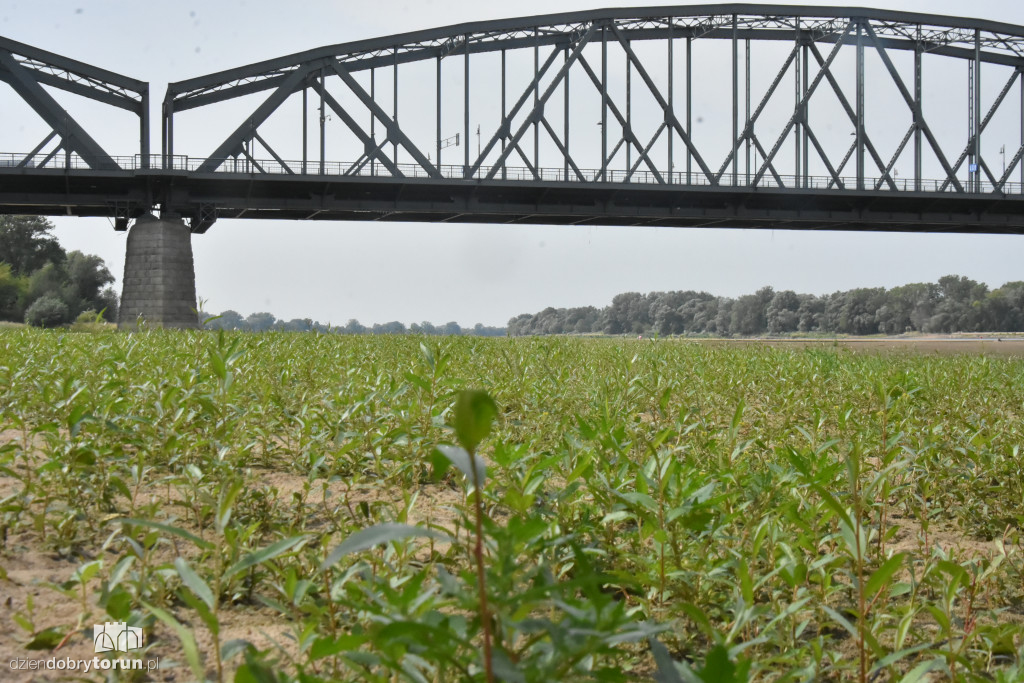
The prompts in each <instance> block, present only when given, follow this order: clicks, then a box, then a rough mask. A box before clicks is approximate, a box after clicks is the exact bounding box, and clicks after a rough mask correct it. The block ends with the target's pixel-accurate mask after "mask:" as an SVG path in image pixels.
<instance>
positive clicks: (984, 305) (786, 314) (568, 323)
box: [508, 275, 1024, 337]
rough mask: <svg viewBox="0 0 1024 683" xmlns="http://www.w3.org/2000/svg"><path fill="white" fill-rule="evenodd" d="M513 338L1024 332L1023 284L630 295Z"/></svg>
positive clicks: (943, 282) (556, 313) (558, 314)
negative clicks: (730, 294)
mask: <svg viewBox="0 0 1024 683" xmlns="http://www.w3.org/2000/svg"><path fill="white" fill-rule="evenodd" d="M508 331H509V334H511V335H515V336H520V335H544V334H588V333H602V334H658V335H717V336H726V337H731V336H757V335H766V334H767V335H776V334H788V333H793V332H806V333H814V332H817V333H825V334H852V335H867V334H879V333H881V334H903V333H905V332H926V333H950V332H1021V331H1024V282H1020V281H1017V282H1008V283H1006V284H1004V285H1003V286H1002V287H999V288H998V289H993V290H989V288H988V286H987V285H986V284H984V283H981V282H976V281H974V280H972V279H970V278H967V277H962V276H957V275H946V276H945V277H941V278H939V281H938V282H937V283H914V284H908V285H903V286H901V287H893V288H892V289H885V288H884V287H875V288H858V289H851V290H847V291H840V292H835V293H833V294H825V295H821V296H817V295H814V294H798V293H796V292H794V291H792V290H783V291H778V292H777V291H775V290H774V289H772V288H771V287H764V288H762V289H759V290H758V291H757V292H755V293H754V294H746V295H744V296H740V297H738V298H735V299H734V298H729V297H721V296H714V295H713V294H709V293H708V292H696V291H676V292H651V293H649V294H640V293H638V292H626V293H623V294H619V295H617V296H615V298H613V299H612V303H611V305H610V306H606V307H604V308H600V309H598V308H595V307H593V306H585V307H579V308H552V307H548V308H545V309H544V310H543V311H540V312H539V313H535V314H529V313H524V314H522V315H519V316H516V317H514V318H512V319H511V320H509V321H508Z"/></svg>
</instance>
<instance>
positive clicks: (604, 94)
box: [601, 26, 608, 182]
mask: <svg viewBox="0 0 1024 683" xmlns="http://www.w3.org/2000/svg"><path fill="white" fill-rule="evenodd" d="M601 181H602V182H607V181H608V27H607V26H602V27H601Z"/></svg>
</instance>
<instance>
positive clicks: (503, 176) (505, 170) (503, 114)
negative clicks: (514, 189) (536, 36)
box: [501, 48, 568, 180]
mask: <svg viewBox="0 0 1024 683" xmlns="http://www.w3.org/2000/svg"><path fill="white" fill-rule="evenodd" d="M566 49H568V48H566ZM566 54H568V53H566ZM505 67H506V65H505V49H504V48H502V50H501V120H502V121H504V120H505V117H506V116H507V115H508V114H507V111H506V110H507V106H506V101H505V87H506V84H505V76H506V73H507V72H506V70H505ZM566 144H568V137H566ZM501 151H502V152H504V151H505V135H504V134H502V136H501ZM507 178H508V168H507V164H506V163H505V162H502V163H501V179H502V180H506V179H507Z"/></svg>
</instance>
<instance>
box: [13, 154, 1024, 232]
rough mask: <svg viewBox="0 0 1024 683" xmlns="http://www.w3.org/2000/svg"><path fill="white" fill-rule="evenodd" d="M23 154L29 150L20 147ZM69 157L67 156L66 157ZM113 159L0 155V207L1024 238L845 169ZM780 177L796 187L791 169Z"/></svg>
mask: <svg viewBox="0 0 1024 683" xmlns="http://www.w3.org/2000/svg"><path fill="white" fill-rule="evenodd" d="M19 158H24V156H23V155H22V156H20V157H19ZM72 161H73V160H72ZM115 161H116V162H117V164H118V168H114V169H108V170H96V169H90V168H69V169H65V168H54V167H42V168H39V167H32V166H28V165H26V166H22V167H20V168H19V167H11V166H3V165H2V162H0V212H5V213H22V214H40V215H54V214H65V213H66V214H67V215H75V216H109V217H112V218H120V219H122V223H121V225H120V226H119V227H122V228H123V227H124V222H123V219H128V218H134V217H137V216H138V215H141V214H142V213H144V212H145V211H146V210H148V209H149V207H152V206H155V205H161V206H165V207H172V211H173V212H175V213H179V214H181V215H183V216H185V217H187V218H190V219H191V220H192V224H193V230H194V231H196V232H204V231H205V230H206V229H207V228H208V227H209V225H211V224H212V222H213V219H215V218H260V219H268V218H278V219H293V220H363V221H367V220H370V221H376V220H383V221H430V222H460V223H533V224H551V225H627V226H630V225H632V226H643V225H646V226H665V227H725V228H779V229H806V230H871V231H909V232H918V231H920V232H964V233H1001V234H1024V195H1022V194H1021V187H1020V184H1014V185H1009V184H1008V185H1007V187H1006V188H1005V189H1007V190H1010V191H1011V192H1009V193H1006V194H1003V193H993V192H991V189H990V188H985V189H988V190H989V191H987V192H981V193H965V192H959V191H952V190H951V189H948V188H947V189H945V190H943V189H942V185H943V184H942V182H941V181H921V184H920V187H919V188H915V187H914V184H915V183H914V181H913V180H906V181H904V182H900V183H898V184H897V186H896V189H895V190H893V189H892V188H891V186H889V185H888V184H883V183H882V182H881V181H879V180H878V179H867V180H866V182H865V188H866V189H863V190H858V189H856V181H855V180H854V179H849V180H848V181H847V182H844V185H843V186H842V187H840V186H838V185H837V184H836V183H835V182H834V180H833V179H832V178H822V177H812V178H809V179H802V180H805V181H808V182H807V185H808V186H807V187H794V186H786V185H785V184H783V185H781V186H780V185H779V184H778V182H777V180H776V179H774V178H772V177H771V176H767V177H764V178H761V180H760V182H759V183H758V184H757V185H756V186H753V185H746V184H744V182H745V180H746V177H745V175H743V174H740V175H739V176H737V178H736V184H733V183H732V180H733V179H732V176H731V175H728V174H727V175H726V176H724V177H723V182H722V183H720V184H718V185H710V184H708V183H706V182H704V183H701V182H699V181H700V180H703V178H701V177H698V176H697V175H696V174H693V175H692V176H691V178H690V180H691V181H693V182H691V183H689V184H688V183H686V180H687V177H686V176H687V174H686V173H678V172H677V173H673V174H672V176H671V180H672V183H671V184H670V183H669V182H667V180H668V179H669V176H668V174H667V173H666V174H663V176H662V177H663V179H664V180H665V181H666V182H659V181H658V180H657V179H656V177H655V176H654V175H653V174H651V173H649V172H648V173H643V172H639V171H638V172H637V173H635V174H633V175H632V176H630V178H629V179H628V180H626V178H625V173H623V172H619V173H609V178H608V179H607V180H602V179H600V177H599V176H600V172H599V171H593V170H589V171H582V174H583V180H582V181H581V180H580V179H579V177H578V176H576V175H575V173H572V174H570V176H569V178H570V179H569V180H568V181H567V180H566V179H565V175H564V169H539V170H538V172H537V173H536V174H534V173H533V171H532V170H530V169H528V168H521V169H519V168H509V169H507V172H506V174H505V176H506V177H505V178H500V177H499V178H496V179H493V180H487V179H484V178H479V177H475V178H466V177H463V175H462V174H463V171H464V169H463V167H462V166H443V167H441V170H442V173H443V177H441V178H431V177H426V176H425V174H424V173H423V171H422V169H421V168H420V167H419V166H416V165H399V167H398V168H399V170H400V171H402V172H407V173H408V175H407V176H401V177H395V176H392V175H389V174H388V172H387V171H386V170H385V169H383V168H381V167H378V166H369V165H368V166H365V167H363V168H362V169H360V170H359V171H358V172H354V173H350V174H347V175H346V170H347V169H349V168H350V165H348V166H347V165H346V164H342V163H325V164H324V168H323V170H324V173H323V174H321V173H320V172H319V171H320V170H321V169H320V165H319V163H315V164H307V168H306V170H307V173H305V174H303V173H301V170H302V166H301V162H290V163H289V162H284V163H281V162H278V161H266V160H256V161H255V162H250V163H248V164H246V163H243V162H235V161H234V160H232V163H231V164H224V165H221V166H219V167H218V169H217V170H216V171H207V172H203V171H197V170H194V169H195V168H198V167H199V166H200V165H201V164H202V163H203V161H204V160H202V159H192V158H189V157H175V158H174V160H173V163H169V164H168V168H167V169H166V170H165V169H163V168H158V167H159V166H162V164H161V163H160V159H159V157H155V158H153V159H147V160H146V162H147V163H142V160H141V159H140V157H138V156H135V157H122V158H115ZM782 180H783V182H784V183H785V182H790V183H791V185H795V179H794V178H792V177H789V178H786V177H782Z"/></svg>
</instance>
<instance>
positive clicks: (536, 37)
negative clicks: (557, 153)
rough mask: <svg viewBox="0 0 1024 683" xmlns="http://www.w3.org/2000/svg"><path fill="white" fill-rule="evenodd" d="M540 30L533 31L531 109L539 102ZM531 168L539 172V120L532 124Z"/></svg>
mask: <svg viewBox="0 0 1024 683" xmlns="http://www.w3.org/2000/svg"><path fill="white" fill-rule="evenodd" d="M538 73H540V29H539V28H535V29H533V108H534V109H536V108H537V102H539V101H540V79H538V78H537V74H538ZM533 167H534V168H535V169H537V170H538V171H539V170H540V119H538V120H537V121H535V122H534V123H533Z"/></svg>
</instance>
